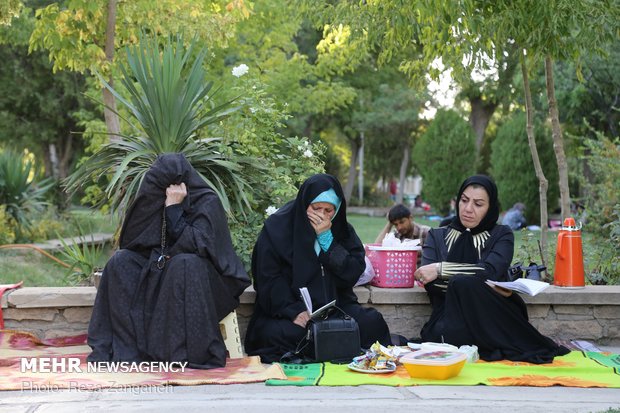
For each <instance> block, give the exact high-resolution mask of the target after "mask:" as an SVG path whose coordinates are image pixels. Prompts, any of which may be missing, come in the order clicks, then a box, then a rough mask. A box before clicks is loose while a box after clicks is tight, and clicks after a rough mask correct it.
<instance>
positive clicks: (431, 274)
mask: <svg viewBox="0 0 620 413" xmlns="http://www.w3.org/2000/svg"><path fill="white" fill-rule="evenodd" d="M437 264H438V263H436V262H434V263H432V264H426V265H423V266H421V267H420V268H418V269H417V270H415V272H414V273H413V277H414V278H415V279H416V280H418V281H419V282H421V283H422V284H427V283H430V282H432V281H434V280H435V279H436V278H437Z"/></svg>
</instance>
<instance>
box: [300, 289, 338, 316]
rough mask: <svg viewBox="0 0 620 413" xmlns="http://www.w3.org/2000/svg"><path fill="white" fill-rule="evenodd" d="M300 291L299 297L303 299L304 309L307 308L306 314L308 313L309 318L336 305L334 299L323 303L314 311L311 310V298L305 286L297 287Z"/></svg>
mask: <svg viewBox="0 0 620 413" xmlns="http://www.w3.org/2000/svg"><path fill="white" fill-rule="evenodd" d="M299 291H300V292H301V299H302V300H303V301H304V304H305V305H306V310H308V314H310V318H313V319H314V318H317V317H319V316H321V315H322V314H323V312H325V310H327V309H328V308H331V307H333V306H335V305H336V300H334V301H332V302H329V303H327V304H325V305H324V306H323V307H321V308H319V309H317V310H316V311H312V299H311V298H310V293H309V292H308V289H307V288H306V287H301V288H300V289H299Z"/></svg>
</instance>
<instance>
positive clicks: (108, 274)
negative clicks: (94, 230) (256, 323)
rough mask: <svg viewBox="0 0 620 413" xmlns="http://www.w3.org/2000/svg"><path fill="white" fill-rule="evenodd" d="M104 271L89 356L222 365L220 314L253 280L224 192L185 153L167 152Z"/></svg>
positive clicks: (228, 309) (129, 214) (129, 216)
mask: <svg viewBox="0 0 620 413" xmlns="http://www.w3.org/2000/svg"><path fill="white" fill-rule="evenodd" d="M119 243H120V249H119V250H118V251H116V252H115V253H114V255H113V256H112V258H111V259H110V260H109V261H108V263H107V264H106V266H105V268H104V270H103V276H102V279H101V284H100V286H99V289H98V290H97V298H96V299H95V305H94V308H93V314H92V317H91V320H90V325H89V327H88V344H89V345H90V346H91V348H92V349H93V351H92V353H91V354H90V355H89V357H88V361H92V362H97V361H105V362H118V361H128V362H140V361H168V362H171V361H178V362H184V361H187V362H188V363H189V366H190V367H193V368H214V367H222V366H224V365H225V363H226V347H225V346H224V342H223V339H222V335H221V333H220V328H219V321H220V320H222V319H223V318H224V317H225V316H226V315H227V314H229V313H230V312H231V311H232V310H234V309H235V308H236V307H237V306H238V305H239V296H240V295H241V293H242V292H243V291H244V290H245V288H246V287H248V286H249V285H250V280H249V277H248V275H247V273H246V271H245V269H244V268H243V264H242V263H241V261H240V260H239V258H238V257H237V255H236V254H235V251H234V250H233V247H232V242H231V238H230V232H229V230H228V226H227V220H226V214H225V213H224V209H223V207H222V204H221V202H220V200H219V198H218V196H217V194H216V193H215V192H214V191H213V189H211V187H210V186H209V185H208V184H207V183H206V182H205V180H204V179H203V178H202V177H201V176H200V175H199V174H198V173H197V172H196V170H195V169H194V168H192V166H191V165H190V164H189V162H188V161H187V160H186V159H185V157H184V156H183V155H182V154H164V155H160V156H159V157H158V158H157V159H156V161H155V162H154V163H153V165H152V166H151V168H150V169H149V171H148V172H147V173H146V174H145V176H144V179H143V181H142V183H141V185H140V189H139V190H138V194H137V195H136V198H135V200H134V202H133V203H132V206H131V207H130V209H129V211H128V212H127V214H126V216H125V218H124V220H123V227H122V229H121V234H120V241H119Z"/></svg>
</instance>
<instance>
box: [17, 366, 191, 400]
mask: <svg viewBox="0 0 620 413" xmlns="http://www.w3.org/2000/svg"><path fill="white" fill-rule="evenodd" d="M186 367H187V362H178V361H171V362H164V361H143V362H130V361H119V362H87V363H86V364H85V365H82V363H81V361H80V358H78V357H32V358H29V357H22V358H21V359H20V373H22V374H26V373H53V374H64V373H183V372H185V369H186ZM169 388H170V386H158V385H146V386H143V385H139V384H126V383H119V382H115V381H109V382H107V383H94V382H90V381H89V382H80V381H79V377H75V380H71V379H70V380H68V381H66V382H64V383H63V384H53V383H37V382H36V381H28V380H24V381H23V382H22V390H37V391H55V390H78V391H81V390H84V391H92V390H101V389H106V390H109V391H130V392H133V393H143V392H147V393H153V392H157V393H164V392H167V391H171V390H168V389H169Z"/></svg>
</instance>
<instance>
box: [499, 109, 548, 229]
mask: <svg viewBox="0 0 620 413" xmlns="http://www.w3.org/2000/svg"><path fill="white" fill-rule="evenodd" d="M535 133H536V146H537V148H538V154H539V157H540V162H541V165H542V167H543V171H544V174H545V177H546V178H547V179H548V180H549V182H550V185H549V188H548V191H547V195H548V199H549V203H548V207H549V208H550V209H552V210H553V209H555V208H557V199H558V194H559V189H558V185H557V166H556V165H555V157H554V156H553V147H552V142H551V139H550V137H549V136H548V133H546V132H545V130H544V128H542V127H541V126H539V127H537V128H535ZM491 146H492V152H491V175H492V176H493V178H494V179H495V182H496V184H497V187H498V191H499V200H500V203H501V205H502V208H503V210H508V209H509V208H511V207H512V206H513V205H514V204H515V203H517V202H522V203H524V204H525V206H526V208H527V209H526V212H525V215H526V218H527V221H528V222H531V223H534V222H538V221H539V220H540V205H539V204H540V202H539V193H538V178H537V177H536V174H535V172H534V169H533V167H532V156H531V155H530V149H529V145H528V141H527V136H526V131H525V114H523V113H515V114H513V115H511V116H510V117H509V118H508V119H507V120H506V121H505V122H504V123H503V124H502V125H501V126H500V127H499V128H498V130H497V136H496V137H495V140H494V141H493V143H492V145H491Z"/></svg>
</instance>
